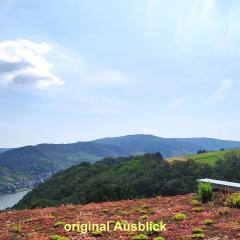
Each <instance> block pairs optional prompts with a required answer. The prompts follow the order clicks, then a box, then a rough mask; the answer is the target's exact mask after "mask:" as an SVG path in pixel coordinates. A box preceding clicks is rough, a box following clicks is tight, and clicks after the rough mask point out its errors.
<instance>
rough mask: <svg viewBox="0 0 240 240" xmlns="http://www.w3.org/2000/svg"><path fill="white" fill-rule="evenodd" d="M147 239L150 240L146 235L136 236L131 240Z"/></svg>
mask: <svg viewBox="0 0 240 240" xmlns="http://www.w3.org/2000/svg"><path fill="white" fill-rule="evenodd" d="M147 239H148V237H147V236H146V235H144V234H140V235H136V236H134V237H132V238H131V240H147Z"/></svg>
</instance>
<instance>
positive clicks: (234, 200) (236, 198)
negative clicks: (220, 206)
mask: <svg viewBox="0 0 240 240" xmlns="http://www.w3.org/2000/svg"><path fill="white" fill-rule="evenodd" d="M226 205H227V206H229V207H236V208H240V192H237V193H233V194H231V195H229V196H228V197H227V199H226Z"/></svg>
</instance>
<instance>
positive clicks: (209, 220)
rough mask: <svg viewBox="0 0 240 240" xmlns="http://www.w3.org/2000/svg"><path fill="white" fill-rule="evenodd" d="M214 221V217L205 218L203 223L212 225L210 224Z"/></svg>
mask: <svg viewBox="0 0 240 240" xmlns="http://www.w3.org/2000/svg"><path fill="white" fill-rule="evenodd" d="M213 223H214V221H213V220H212V219H205V220H204V221H203V224H204V225H207V226H210V225H212V224H213Z"/></svg>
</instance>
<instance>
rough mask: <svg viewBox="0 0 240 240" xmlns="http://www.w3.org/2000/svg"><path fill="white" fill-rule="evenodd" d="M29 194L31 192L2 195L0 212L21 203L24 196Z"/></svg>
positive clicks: (0, 196)
mask: <svg viewBox="0 0 240 240" xmlns="http://www.w3.org/2000/svg"><path fill="white" fill-rule="evenodd" d="M28 192H29V190H27V191H22V192H17V193H11V194H4V195H0V210H3V209H5V208H7V207H12V206H13V205H14V204H16V203H17V202H18V201H20V200H21V199H22V198H23V196H24V195H26V194H27V193H28Z"/></svg>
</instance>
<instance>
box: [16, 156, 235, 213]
mask: <svg viewBox="0 0 240 240" xmlns="http://www.w3.org/2000/svg"><path fill="white" fill-rule="evenodd" d="M239 169H240V154H239V152H236V151H235V152H234V151H232V152H229V153H227V154H226V155H225V156H224V160H220V161H218V162H217V163H216V165H214V166H210V165H209V164H203V163H198V162H197V161H193V160H187V161H173V162H171V163H169V162H168V161H166V160H165V159H163V157H162V156H161V154H160V153H156V154H145V155H142V156H135V157H125V158H123V157H121V158H106V159H103V160H102V161H99V162H96V163H95V164H90V163H82V164H80V165H77V166H73V167H71V168H69V169H67V170H65V171H61V172H59V173H57V174H55V175H54V176H53V177H52V178H50V179H49V180H48V181H47V182H45V183H43V184H41V185H40V186H38V187H37V188H36V189H34V190H32V191H31V192H29V193H28V194H27V195H26V196H24V198H23V199H22V200H21V201H20V202H19V203H17V204H16V205H15V206H14V208H16V209H24V208H37V207H46V206H58V205H60V204H62V203H64V204H66V203H73V204H79V203H84V204H85V203H90V202H104V201H113V200H121V199H134V198H145V197H152V196H158V195H165V196H166V195H177V194H186V193H190V192H194V191H195V187H196V180H197V179H199V178H209V177H210V178H211V177H212V178H216V179H221V180H230V181H236V182H240V172H239Z"/></svg>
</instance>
